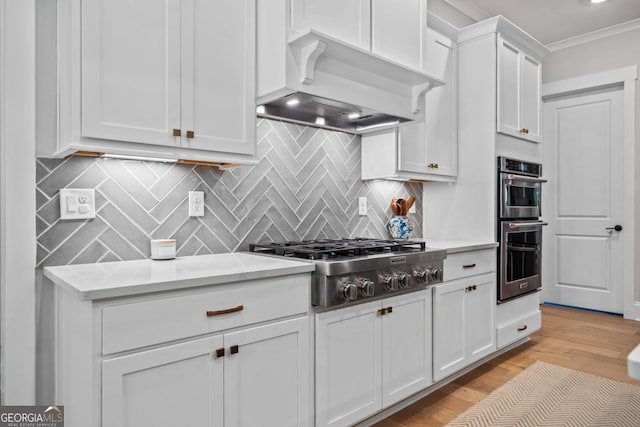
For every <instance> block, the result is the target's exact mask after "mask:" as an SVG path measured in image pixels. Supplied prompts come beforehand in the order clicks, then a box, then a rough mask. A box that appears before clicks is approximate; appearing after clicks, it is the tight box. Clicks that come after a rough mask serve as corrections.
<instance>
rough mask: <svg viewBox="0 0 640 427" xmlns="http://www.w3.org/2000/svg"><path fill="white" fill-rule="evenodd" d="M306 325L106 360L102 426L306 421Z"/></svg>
mask: <svg viewBox="0 0 640 427" xmlns="http://www.w3.org/2000/svg"><path fill="white" fill-rule="evenodd" d="M308 329H309V323H308V318H307V317H304V318H299V319H293V320H287V321H284V322H279V323H275V324H270V325H265V326H260V327H256V328H248V329H243V330H240V331H237V332H231V333H228V334H224V335H217V336H214V337H209V338H204V339H200V340H195V341H191V342H186V343H182V344H175V345H170V346H167V347H161V348H158V349H153V350H148V351H143V352H140V353H135V354H132V355H127V356H123V357H116V358H113V359H109V360H106V361H104V362H103V365H102V366H103V371H102V372H103V374H102V375H103V379H102V381H103V385H102V396H103V405H102V407H103V411H102V419H103V426H104V427H109V426H113V427H121V426H136V427H145V426H149V427H163V426H166V427H173V426H177V425H185V426H186V425H189V426H203V427H204V426H224V425H226V426H256V425H269V426H299V425H304V424H305V423H306V422H307V420H305V419H302V418H301V416H302V414H305V413H306V410H308V399H307V398H306V397H305V393H306V392H307V388H308V381H307V378H306V375H305V372H307V371H308V368H309V359H310V354H309V338H308V336H309V331H308ZM276 385H277V390H278V392H277V393H274V386H276ZM161 408H164V410H160V409H161Z"/></svg>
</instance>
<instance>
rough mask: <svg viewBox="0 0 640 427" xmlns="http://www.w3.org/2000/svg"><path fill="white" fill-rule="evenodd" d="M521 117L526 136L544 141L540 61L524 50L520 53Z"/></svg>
mask: <svg viewBox="0 0 640 427" xmlns="http://www.w3.org/2000/svg"><path fill="white" fill-rule="evenodd" d="M520 70H521V77H520V119H521V125H522V128H524V129H526V130H527V131H526V133H525V134H524V138H525V139H528V140H530V141H535V142H540V141H542V135H541V132H542V130H541V128H542V126H541V117H542V97H541V95H540V84H541V70H542V66H541V64H540V61H537V60H536V59H535V58H533V57H532V56H530V55H527V54H526V53H524V52H522V53H521V54H520Z"/></svg>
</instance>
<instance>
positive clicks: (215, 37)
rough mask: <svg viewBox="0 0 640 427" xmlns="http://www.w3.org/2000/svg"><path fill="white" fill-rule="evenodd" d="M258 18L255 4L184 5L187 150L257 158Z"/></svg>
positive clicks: (197, 0) (204, 0) (227, 0)
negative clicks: (189, 132) (256, 55)
mask: <svg viewBox="0 0 640 427" xmlns="http://www.w3.org/2000/svg"><path fill="white" fill-rule="evenodd" d="M255 15H256V12H255V0H220V1H210V0H183V1H182V25H181V28H182V103H181V105H182V130H183V138H182V145H183V147H185V148H194V149H200V150H207V151H220V152H227V153H238V154H254V153H255V148H256V141H255V129H256V115H255V69H256V67H255V51H256V50H255V49H256V48H255V43H256V40H255V38H256V36H255V32H256V30H255V28H256V16H255ZM188 131H193V137H190V136H189V134H187V132H188Z"/></svg>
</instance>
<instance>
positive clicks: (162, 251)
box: [150, 239, 176, 259]
mask: <svg viewBox="0 0 640 427" xmlns="http://www.w3.org/2000/svg"><path fill="white" fill-rule="evenodd" d="M150 242H151V259H174V258H175V257H176V240H175V239H158V240H151V241H150Z"/></svg>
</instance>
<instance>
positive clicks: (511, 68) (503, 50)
mask: <svg viewBox="0 0 640 427" xmlns="http://www.w3.org/2000/svg"><path fill="white" fill-rule="evenodd" d="M497 42H498V54H497V58H498V66H497V69H498V85H497V91H498V94H497V101H498V105H497V109H498V114H497V120H498V121H497V130H498V132H500V133H504V134H507V135H511V136H515V137H518V138H522V139H527V140H529V141H534V142H540V141H541V140H542V139H541V116H542V98H541V96H540V82H541V81H540V79H541V68H542V66H541V62H540V60H539V59H536V58H535V57H534V56H533V55H530V54H528V53H527V52H526V51H525V50H524V49H521V48H519V47H518V46H517V44H516V43H512V42H510V41H509V40H508V39H505V38H504V37H503V36H502V35H500V34H498V37H497Z"/></svg>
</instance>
